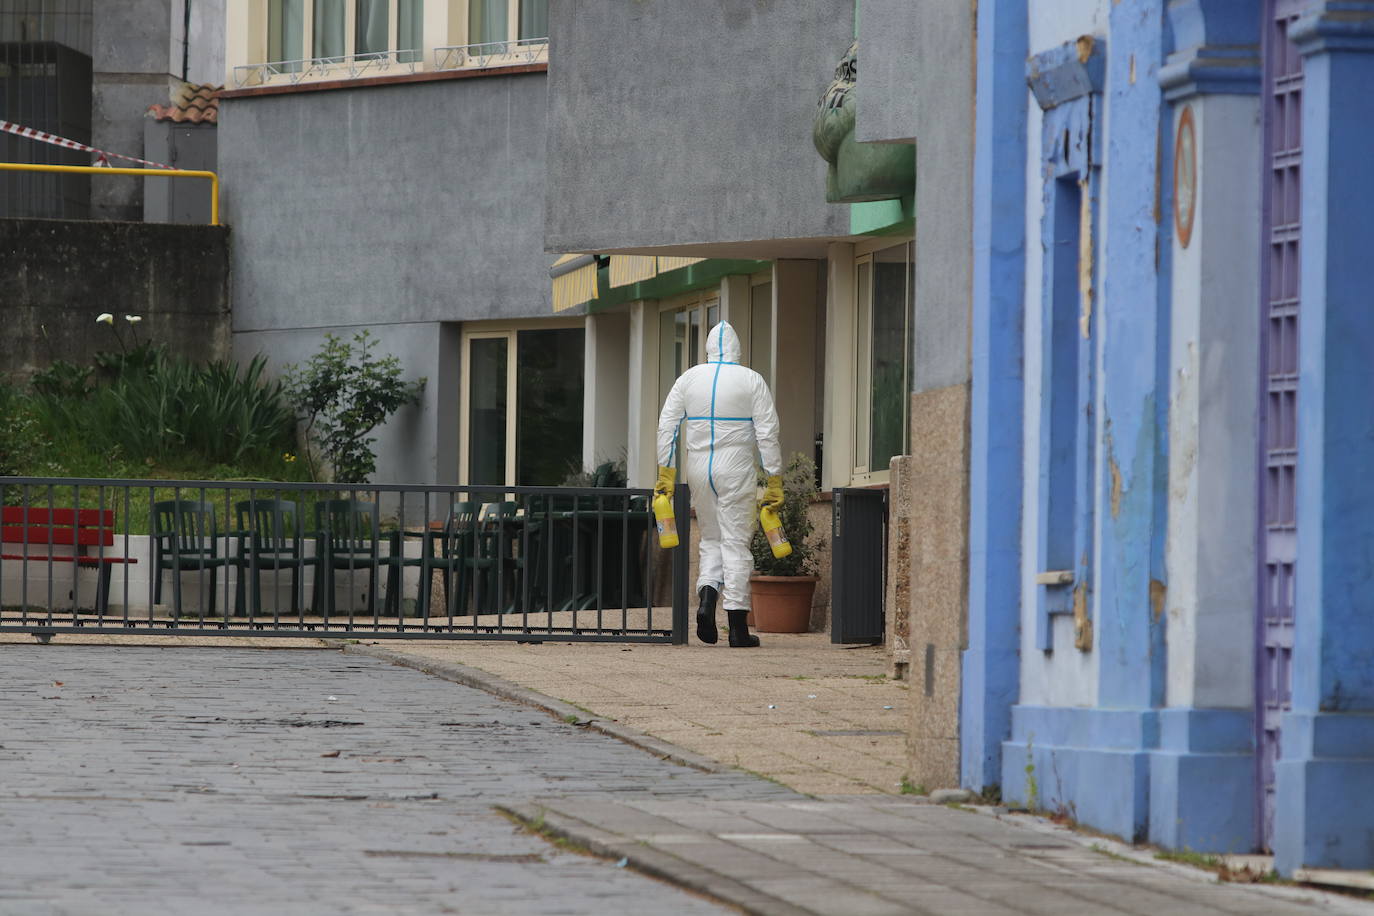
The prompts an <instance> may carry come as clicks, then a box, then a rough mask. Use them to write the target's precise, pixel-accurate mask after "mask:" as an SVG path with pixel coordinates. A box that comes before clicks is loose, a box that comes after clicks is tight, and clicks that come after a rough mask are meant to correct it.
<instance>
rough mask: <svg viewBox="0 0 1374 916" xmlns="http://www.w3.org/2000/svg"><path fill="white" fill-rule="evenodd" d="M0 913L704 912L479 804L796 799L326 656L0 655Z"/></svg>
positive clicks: (92, 651)
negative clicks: (548, 800)
mask: <svg viewBox="0 0 1374 916" xmlns="http://www.w3.org/2000/svg"><path fill="white" fill-rule="evenodd" d="M0 671H3V675H0V914H6V916H8V914H25V916H27V914H47V913H99V914H102V916H104V914H122V913H130V914H134V913H137V914H149V913H177V914H191V913H194V914H213V913H273V914H283V913H407V914H409V913H445V912H461V913H477V914H487V913H491V914H498V913H530V912H539V913H628V912H653V913H707V912H721V911H722V907H721V906H719V905H718V904H716V903H713V902H711V901H708V900H706V899H703V898H700V897H696V896H693V895H691V894H689V893H687V892H685V891H682V890H679V889H677V888H675V887H672V886H670V885H667V884H664V883H661V882H658V881H655V880H653V879H651V878H648V877H645V876H644V875H641V874H638V873H636V872H635V871H633V870H631V869H626V868H617V867H616V866H615V865H614V864H613V863H612V862H608V861H606V860H602V859H597V858H593V857H589V856H585V855H580V854H577V853H576V852H571V851H566V850H564V849H561V848H559V847H556V846H554V845H551V844H550V843H548V842H547V841H545V840H544V839H542V838H540V837H537V836H534V835H531V834H529V833H526V832H523V831H521V830H518V829H517V828H516V827H515V826H514V825H513V824H511V823H510V822H509V821H508V820H506V819H505V818H503V817H502V816H501V815H500V814H499V813H497V812H496V811H495V809H494V806H495V805H497V804H503V805H518V804H520V803H523V802H526V801H528V800H530V799H532V798H535V797H541V796H554V797H559V798H567V799H576V798H593V797H595V798H600V799H603V800H608V799H610V798H612V797H614V798H618V799H620V800H628V799H640V800H645V801H648V800H659V801H672V800H677V801H685V800H691V799H701V798H704V797H712V798H720V799H731V798H733V799H746V798H752V799H765V798H774V799H791V800H796V799H799V798H801V796H798V795H796V794H795V793H793V792H791V791H789V790H787V789H784V788H782V787H779V786H774V785H772V784H771V783H767V782H765V781H763V780H760V779H757V778H756V777H752V776H749V775H748V774H744V773H702V772H698V771H696V770H694V769H689V768H687V767H684V766H679V765H675V764H672V763H668V762H666V761H663V760H659V759H657V758H655V757H653V756H651V755H649V754H646V753H644V752H643V751H642V750H639V749H636V748H633V747H630V746H627V745H625V744H622V743H621V742H619V741H617V740H615V739H613V738H610V737H607V736H605V735H601V734H596V733H592V732H589V731H588V730H586V729H583V728H578V727H577V726H575V725H572V724H568V723H565V722H562V721H559V720H557V719H554V718H552V717H550V716H549V715H547V714H546V713H544V712H541V711H539V710H535V709H531V708H529V707H526V706H521V705H519V704H516V703H512V702H509V701H505V700H500V699H497V698H495V697H492V696H489V695H488V694H486V693H483V692H481V691H479V690H474V689H471V688H468V687H463V686H460V685H457V684H453V683H449V682H446V681H443V680H440V679H437V678H432V677H429V676H426V675H424V674H421V673H419V672H417V671H412V670H408V669H404V668H397V667H393V666H391V665H389V664H386V663H385V662H382V661H378V660H375V659H370V658H362V657H358V656H351V655H350V656H345V655H342V654H340V653H337V652H327V651H306V650H294V649H282V650H245V649H221V648H216V649H196V648H179V649H175V648H150V647H127V646H126V647H108V646H48V647H43V646H34V645H14V644H11V645H4V646H0Z"/></svg>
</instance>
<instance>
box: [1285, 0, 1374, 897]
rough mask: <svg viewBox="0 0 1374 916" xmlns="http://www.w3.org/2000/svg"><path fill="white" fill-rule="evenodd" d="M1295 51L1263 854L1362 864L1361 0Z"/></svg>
mask: <svg viewBox="0 0 1374 916" xmlns="http://www.w3.org/2000/svg"><path fill="white" fill-rule="evenodd" d="M1289 37H1290V38H1291V39H1292V40H1293V42H1294V43H1295V44H1296V45H1297V47H1298V49H1299V51H1301V52H1302V54H1303V56H1304V58H1305V60H1304V62H1303V68H1304V74H1305V75H1304V88H1303V99H1302V103H1303V110H1302V128H1303V137H1302V141H1303V162H1302V169H1303V177H1302V232H1303V237H1302V255H1301V256H1302V266H1301V277H1302V317H1301V321H1302V334H1301V341H1300V352H1299V357H1298V359H1299V391H1300V394H1301V398H1302V409H1301V411H1300V412H1299V417H1298V454H1299V455H1300V456H1301V458H1300V461H1299V464H1298V483H1297V500H1298V502H1297V523H1298V548H1297V549H1298V553H1297V575H1296V595H1295V601H1294V608H1295V610H1294V614H1295V619H1294V639H1293V660H1292V677H1293V704H1292V711H1291V712H1290V713H1288V714H1287V715H1285V716H1284V717H1283V726H1282V727H1283V756H1282V758H1281V759H1280V761H1279V765H1278V774H1277V786H1276V792H1277V799H1276V802H1277V814H1276V820H1275V825H1274V854H1275V864H1276V866H1277V867H1278V869H1279V871H1280V872H1282V873H1283V874H1291V873H1292V871H1293V870H1294V869H1296V868H1300V867H1304V866H1307V867H1323V868H1359V869H1368V868H1371V867H1374V795H1371V793H1370V791H1369V787H1370V786H1371V785H1374V588H1371V583H1374V479H1371V477H1370V468H1371V467H1374V397H1371V396H1370V388H1369V366H1370V354H1371V353H1374V310H1371V309H1370V307H1369V290H1370V289H1371V287H1374V261H1371V259H1370V257H1369V250H1368V249H1369V240H1370V239H1371V238H1374V172H1371V170H1370V169H1369V164H1368V157H1369V149H1370V148H1371V144H1374V93H1371V92H1370V91H1369V87H1370V86H1374V2H1369V0H1360V2H1354V0H1344V2H1334V0H1327V2H1318V3H1314V4H1313V8H1312V9H1311V11H1310V12H1308V13H1307V14H1305V15H1304V16H1303V17H1302V18H1301V19H1299V20H1298V21H1297V22H1296V23H1295V24H1294V26H1293V27H1292V28H1291V29H1290V32H1289Z"/></svg>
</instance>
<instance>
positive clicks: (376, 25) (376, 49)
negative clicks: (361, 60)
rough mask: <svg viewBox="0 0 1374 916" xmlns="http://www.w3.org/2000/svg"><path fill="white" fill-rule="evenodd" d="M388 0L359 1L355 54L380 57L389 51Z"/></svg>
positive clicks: (356, 17)
mask: <svg viewBox="0 0 1374 916" xmlns="http://www.w3.org/2000/svg"><path fill="white" fill-rule="evenodd" d="M390 7H391V4H390V2H388V0H357V6H356V7H355V8H354V14H355V18H354V27H353V53H354V54H356V55H359V56H361V57H380V56H382V53H383V52H385V51H386V50H387V45H388V42H387V21H386V20H387V16H388V15H389V14H390Z"/></svg>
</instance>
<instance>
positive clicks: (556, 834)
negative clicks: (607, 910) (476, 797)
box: [496, 808, 608, 859]
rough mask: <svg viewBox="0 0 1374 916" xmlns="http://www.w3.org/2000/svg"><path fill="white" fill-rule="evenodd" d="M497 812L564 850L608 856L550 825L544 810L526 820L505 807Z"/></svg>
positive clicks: (590, 855) (597, 857)
mask: <svg viewBox="0 0 1374 916" xmlns="http://www.w3.org/2000/svg"><path fill="white" fill-rule="evenodd" d="M496 813H497V814H499V815H501V816H502V817H504V818H505V819H506V820H508V821H510V822H511V823H512V824H514V825H515V826H517V827H519V828H520V829H521V830H522V831H524V832H525V833H532V834H534V835H535V836H537V837H539V838H541V839H543V840H544V841H545V842H547V843H550V844H552V845H553V846H555V847H557V848H558V849H561V850H563V851H564V852H572V853H576V854H577V855H580V856H588V857H590V858H595V859H601V858H608V857H605V856H598V855H597V854H596V853H594V852H592V851H591V850H590V849H588V848H587V847H586V846H583V845H582V844H581V843H579V842H577V841H576V840H573V839H570V838H569V837H568V836H567V835H566V834H564V833H562V832H561V831H558V830H555V829H553V828H552V827H550V826H549V825H548V824H547V823H546V822H545V820H544V812H543V811H542V810H541V811H540V812H539V815H538V816H537V817H535V818H534V819H533V820H525V819H524V818H522V817H521V816H520V815H518V814H515V813H514V812H511V811H507V810H506V809H504V808H497V809H496Z"/></svg>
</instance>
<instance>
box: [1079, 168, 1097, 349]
mask: <svg viewBox="0 0 1374 916" xmlns="http://www.w3.org/2000/svg"><path fill="white" fill-rule="evenodd" d="M1078 191H1079V195H1078V196H1079V207H1078V298H1079V301H1080V302H1081V303H1082V309H1083V313H1082V315H1081V316H1080V317H1079V319H1078V330H1079V332H1080V333H1081V334H1082V335H1083V339H1084V340H1087V339H1088V336H1089V334H1090V333H1091V331H1092V321H1093V201H1092V195H1091V193H1090V192H1089V188H1088V176H1087V175H1086V174H1085V175H1084V176H1083V177H1082V178H1080V179H1079V180H1078Z"/></svg>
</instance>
